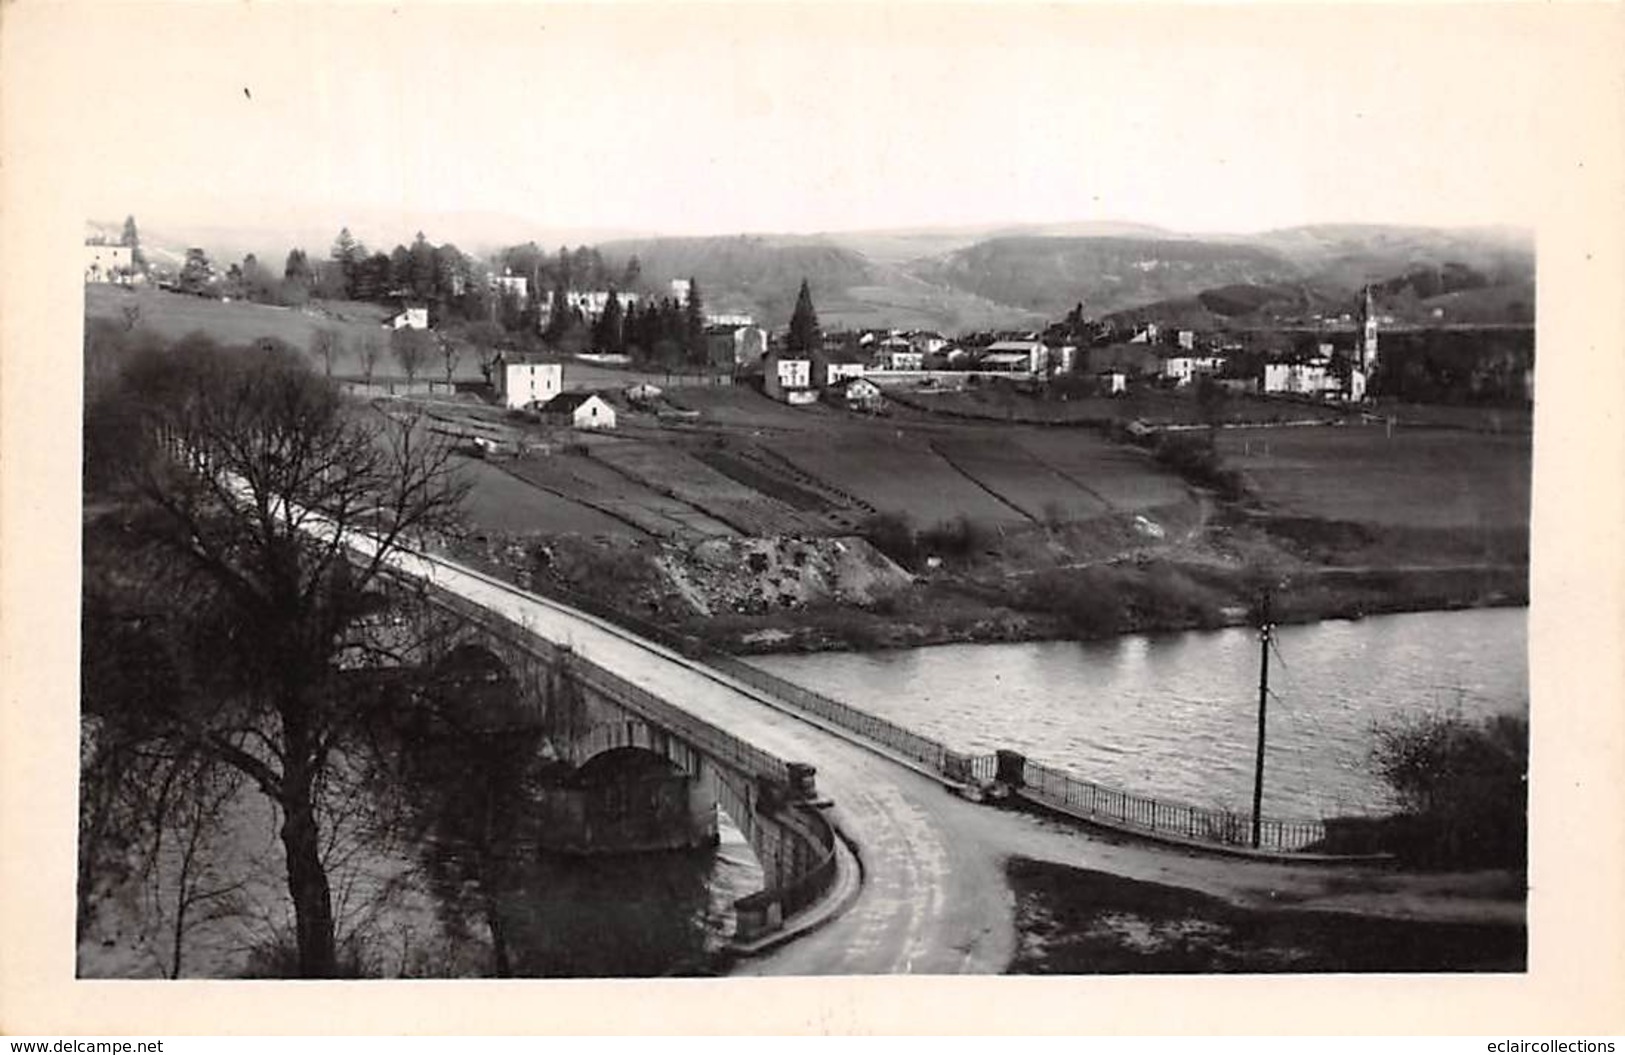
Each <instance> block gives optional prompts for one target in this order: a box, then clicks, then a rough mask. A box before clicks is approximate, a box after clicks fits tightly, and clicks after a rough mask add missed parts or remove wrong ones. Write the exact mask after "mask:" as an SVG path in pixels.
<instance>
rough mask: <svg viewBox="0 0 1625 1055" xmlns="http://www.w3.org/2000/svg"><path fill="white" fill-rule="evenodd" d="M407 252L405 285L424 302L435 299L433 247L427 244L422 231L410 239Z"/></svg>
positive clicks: (427, 241)
mask: <svg viewBox="0 0 1625 1055" xmlns="http://www.w3.org/2000/svg"><path fill="white" fill-rule="evenodd" d="M408 253H409V257H408V259H409V263H408V266H407V285H408V286H410V287H411V290H412V296H414V297H416V298H417V299H418V300H421V301H425V302H427V301H432V300H435V299H436V296H435V294H436V292H437V290H436V287H435V278H436V274H435V259H434V247H433V246H431V245H430V244H429V240H428V239H427V238H425V237H424V236H423V232H422V231H419V232H418V234H417V237H416V238H414V239H412V248H411V249H410V250H409V251H408Z"/></svg>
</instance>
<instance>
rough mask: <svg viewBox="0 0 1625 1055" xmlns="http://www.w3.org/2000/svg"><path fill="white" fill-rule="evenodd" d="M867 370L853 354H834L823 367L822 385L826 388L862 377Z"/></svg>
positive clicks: (861, 361)
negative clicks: (850, 378) (849, 379)
mask: <svg viewBox="0 0 1625 1055" xmlns="http://www.w3.org/2000/svg"><path fill="white" fill-rule="evenodd" d="M868 369H869V368H868V366H867V365H866V364H865V363H864V362H863V360H862V359H859V358H858V357H857V355H856V354H855V353H854V354H852V355H842V354H840V353H836V354H835V355H832V356H831V357H830V359H829V362H828V363H827V364H826V366H825V377H824V384H825V386H826V387H827V386H830V385H834V384H838V383H839V382H841V381H844V380H845V379H847V378H849V377H862V376H863V375H864V374H865V373H867V372H868Z"/></svg>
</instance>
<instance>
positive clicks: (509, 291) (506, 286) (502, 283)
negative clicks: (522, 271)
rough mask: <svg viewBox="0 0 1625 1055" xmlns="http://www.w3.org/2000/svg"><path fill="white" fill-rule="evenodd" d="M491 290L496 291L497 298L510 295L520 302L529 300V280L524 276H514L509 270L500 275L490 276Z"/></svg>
mask: <svg viewBox="0 0 1625 1055" xmlns="http://www.w3.org/2000/svg"><path fill="white" fill-rule="evenodd" d="M491 288H492V289H494V290H496V292H497V295H498V296H504V295H512V296H515V297H517V298H519V300H520V301H521V302H524V301H528V300H529V299H530V279H529V278H527V277H526V276H524V275H516V274H514V273H513V272H512V271H511V270H505V271H503V273H502V274H500V275H492V276H491Z"/></svg>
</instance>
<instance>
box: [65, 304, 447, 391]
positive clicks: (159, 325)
mask: <svg viewBox="0 0 1625 1055" xmlns="http://www.w3.org/2000/svg"><path fill="white" fill-rule="evenodd" d="M130 306H134V307H137V308H139V309H140V311H141V319H140V325H141V326H142V327H144V328H146V329H149V330H152V331H153V332H155V333H157V334H159V335H161V336H163V337H167V338H169V339H171V340H174V339H177V338H180V337H184V336H186V335H187V334H189V333H194V332H202V333H206V334H208V335H209V336H210V337H212V338H214V339H215V340H216V341H218V342H219V343H221V344H248V343H251V342H253V341H256V340H259V339H260V338H263V337H274V338H276V339H277V340H281V341H286V342H287V343H288V344H290V345H292V346H293V347H295V348H298V349H300V350H306V349H309V347H310V341H311V337H312V335H313V334H315V332H316V331H317V330H319V329H326V328H331V329H335V330H337V331H339V333H340V335H341V336H342V338H343V340H342V341H341V349H340V354H339V355H338V356H337V357H336V358H335V359H334V362H333V373H334V375H335V376H338V377H359V376H361V373H362V370H361V363H360V361H359V359H358V358H357V357H356V348H357V345H358V343H359V341H360V338H361V336H362V335H363V334H375V335H377V336H379V337H380V338H383V339H386V340H387V338H388V333H387V331H385V330H383V329H382V328H381V327H380V324H381V323H382V322H383V320H384V318H385V317H386V316H387V315H388V314H389V313H388V310H387V309H385V308H383V307H380V306H379V305H377V304H364V303H360V302H357V301H333V302H326V301H312V302H311V304H309V305H307V306H306V307H305V308H278V307H273V306H271V305H269V304H251V303H249V302H248V301H232V302H230V303H227V302H225V301H219V300H210V299H207V298H204V297H189V296H186V295H185V294H181V293H170V292H166V291H165V290H161V289H155V288H152V287H143V288H140V289H133V290H127V289H123V288H122V287H119V286H110V285H86V286H85V317H86V318H87V319H111V320H114V321H117V322H122V321H123V319H124V309H125V308H126V307H130ZM320 366H321V364H317V367H318V369H320ZM441 369H442V368H441V364H440V362H439V360H438V359H434V358H431V360H430V361H429V362H428V363H427V364H425V366H424V369H423V372H422V373H421V374H420V377H422V378H439V377H441V376H442V373H441ZM398 374H400V369H399V367H398V366H397V365H396V364H395V362H394V360H393V359H392V358H391V357H390V355H389V353H388V351H387V346H386V350H385V352H384V354H383V355H382V356H381V357H380V359H379V361H378V365H377V367H376V370H375V376H376V377H378V378H380V379H381V378H387V377H393V376H395V375H398ZM401 376H404V375H401ZM453 376H454V377H456V378H457V379H458V380H464V381H468V380H474V379H477V378H478V377H479V367H478V365H477V364H476V363H475V362H474V359H473V357H472V356H468V355H465V356H464V357H463V361H462V362H460V363H459V364H458V366H457V370H456V372H455V374H454V375H453Z"/></svg>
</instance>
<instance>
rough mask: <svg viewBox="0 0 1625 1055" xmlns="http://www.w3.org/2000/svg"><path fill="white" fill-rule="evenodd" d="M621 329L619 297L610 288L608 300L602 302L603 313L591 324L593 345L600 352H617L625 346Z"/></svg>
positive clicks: (622, 328)
mask: <svg viewBox="0 0 1625 1055" xmlns="http://www.w3.org/2000/svg"><path fill="white" fill-rule="evenodd" d="M623 331H624V326H623V320H622V313H621V297H620V294H618V293H616V292H615V290H614V289H611V290H610V291H609V300H608V301H607V302H605V304H604V312H603V314H602V315H600V316H598V321H597V322H596V323H594V324H593V329H592V343H593V347H594V348H596V349H597V350H598V351H600V352H610V353H615V354H618V353H619V352H620V351H621V349H622V348H623V347H625V340H624V332H623Z"/></svg>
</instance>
